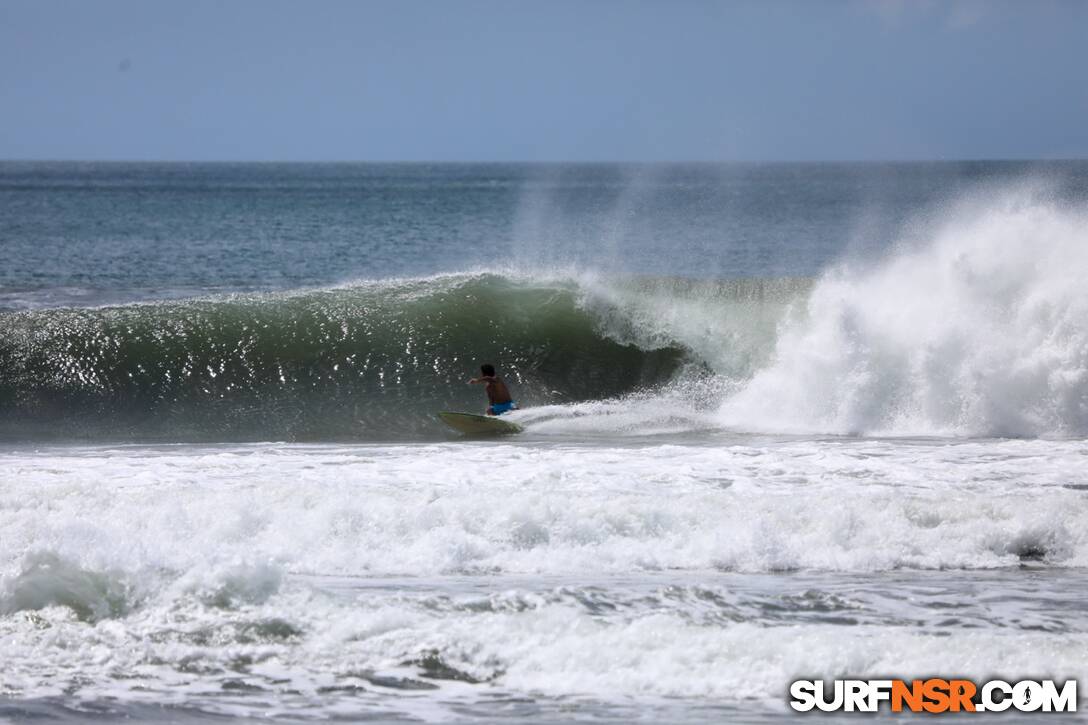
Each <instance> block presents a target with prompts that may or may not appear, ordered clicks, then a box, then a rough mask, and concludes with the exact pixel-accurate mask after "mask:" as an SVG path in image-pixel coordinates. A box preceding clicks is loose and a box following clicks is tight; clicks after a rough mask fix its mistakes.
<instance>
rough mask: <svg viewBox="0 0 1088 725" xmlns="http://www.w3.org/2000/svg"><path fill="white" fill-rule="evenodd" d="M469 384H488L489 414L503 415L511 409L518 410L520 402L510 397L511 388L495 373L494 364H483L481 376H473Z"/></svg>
mask: <svg viewBox="0 0 1088 725" xmlns="http://www.w3.org/2000/svg"><path fill="white" fill-rule="evenodd" d="M468 384H469V385H478V384H483V385H485V386H486V388H485V390H486V391H487V402H488V403H490V405H488V406H487V414H488V415H502V414H503V413H509V412H510V411H511V410H517V407H518V404H517V403H515V402H514V399H513V398H512V397H510V389H509V388H507V387H506V383H504V382H503V381H502V378H500V377H499V376H498V375H496V374H495V366H494V365H488V364H486V363H485V364H483V365H481V366H480V377H478V378H472V379H471V380H469V381H468Z"/></svg>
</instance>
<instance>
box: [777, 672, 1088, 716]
mask: <svg viewBox="0 0 1088 725" xmlns="http://www.w3.org/2000/svg"><path fill="white" fill-rule="evenodd" d="M825 684H826V683H824V682H823V681H822V680H797V681H796V682H793V683H792V684H791V685H790V707H792V708H793V709H794V710H796V711H798V712H809V711H811V710H821V711H823V712H836V711H841V712H877V711H878V710H880V709H881V707H882V706H884V705H885V704H886V705H887V706H888V707H890V709H891V711H892V712H903V711H906V712H931V713H941V712H1004V711H1006V710H1009V709H1010V708H1011V709H1012V710H1018V711H1020V712H1076V711H1077V681H1076V680H1067V681H1066V682H1064V683H1062V684H1061V685H1060V686H1059V685H1058V684H1057V683H1056V682H1055V681H1054V680H1020V681H1019V682H1005V681H1004V680H990V681H988V682H984V683H982V684H976V683H975V682H972V681H971V680H966V679H947V680H945V679H939V678H935V677H934V678H930V679H927V680H910V681H907V680H835V681H834V682H833V683H831V684H830V686H825Z"/></svg>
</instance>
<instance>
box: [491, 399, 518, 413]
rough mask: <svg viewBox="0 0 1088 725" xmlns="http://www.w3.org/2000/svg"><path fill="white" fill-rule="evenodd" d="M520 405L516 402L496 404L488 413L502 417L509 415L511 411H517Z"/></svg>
mask: <svg viewBox="0 0 1088 725" xmlns="http://www.w3.org/2000/svg"><path fill="white" fill-rule="evenodd" d="M517 409H518V404H517V403H515V402H514V401H512V400H511V401H510V402H509V403H494V404H492V405H490V406H488V408H487V412H488V413H490V414H491V415H502V414H503V413H509V412H510V411H511V410H517Z"/></svg>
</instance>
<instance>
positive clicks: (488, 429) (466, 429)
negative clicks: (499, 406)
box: [438, 410, 525, 435]
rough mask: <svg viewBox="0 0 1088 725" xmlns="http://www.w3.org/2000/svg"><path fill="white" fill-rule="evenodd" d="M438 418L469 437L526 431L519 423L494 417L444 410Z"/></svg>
mask: <svg viewBox="0 0 1088 725" xmlns="http://www.w3.org/2000/svg"><path fill="white" fill-rule="evenodd" d="M438 417H439V418H441V419H442V422H443V423H445V424H446V425H448V426H449V427H450V428H453V429H454V430H455V431H459V432H461V433H465V434H467V435H506V434H510V433H521V432H522V431H524V430H525V429H524V428H522V427H521V426H520V425H518V424H517V423H511V422H510V421H508V420H502V419H501V418H499V417H498V416H494V415H476V414H475V413H454V412H452V411H449V410H443V411H442V412H441V413H439V414H438Z"/></svg>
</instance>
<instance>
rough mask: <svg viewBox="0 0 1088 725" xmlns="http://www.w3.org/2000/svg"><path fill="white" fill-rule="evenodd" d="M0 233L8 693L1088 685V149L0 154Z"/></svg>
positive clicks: (197, 703)
mask: <svg viewBox="0 0 1088 725" xmlns="http://www.w3.org/2000/svg"><path fill="white" fill-rule="evenodd" d="M0 251H2V253H3V260H4V261H3V264H0V721H2V720H5V719H7V720H12V721H21V720H24V719H32V718H33V719H36V721H39V722H41V721H45V722H49V721H62V722H83V721H85V720H88V719H94V720H111V719H115V718H128V719H130V720H137V721H160V722H203V721H216V722H219V721H223V720H224V719H231V718H237V719H241V720H262V721H264V720H283V721H313V720H323V719H341V720H371V721H387V720H407V721H410V720H427V721H453V722H456V721H488V722H513V721H515V720H516V721H519V722H520V721H530V722H532V721H536V722H557V721H569V720H578V721H592V722H630V721H644V722H706V721H708V720H733V721H742V722H778V721H781V720H786V719H790V716H791V714H792V713H791V711H790V710H789V708H788V705H787V692H788V685H789V683H790V682H791V681H793V680H795V679H811V678H816V677H823V678H829V679H831V678H842V677H860V678H870V677H872V678H877V677H890V676H898V677H904V678H907V679H910V678H915V677H925V676H933V675H937V676H957V677H961V676H962V677H968V678H971V679H975V680H985V679H990V678H995V677H999V678H1001V679H1005V680H1009V681H1015V680H1017V679H1023V678H1031V679H1040V678H1054V679H1058V680H1066V679H1069V678H1077V679H1079V680H1080V683H1081V686H1082V690H1083V689H1084V687H1085V686H1088V679H1086V676H1088V577H1086V574H1088V282H1086V280H1088V162H1038V163H1021V162H971V163H967V162H964V163H953V162H946V163H926V164H917V163H887V164H876V163H870V164H796V165H793V164H766V165H758V164H747V165H746V164H732V165H730V164H727V165H709V164H708V165H652V166H638V165H610V164H599V165H592V164H589V165H517V164H505V165H503V164H499V165H490V164H445V165H426V164H402V165H397V164H394V165H381V164H314V165H308V164H151V163H148V164H134V163H133V164H129V163H60V162H57V163H37V162H34V163H31V162H2V163H0ZM483 362H491V363H494V364H496V365H497V366H498V367H499V370H500V373H501V374H503V375H504V376H505V378H506V379H507V381H508V383H509V385H510V386H511V388H512V389H513V392H514V395H515V397H516V398H517V399H518V401H519V403H520V404H521V407H522V409H521V410H519V411H517V412H515V413H513V414H511V416H510V417H511V419H513V420H515V421H517V422H519V423H521V424H522V425H523V426H524V427H525V429H526V431H525V432H524V433H523V434H521V435H518V436H512V437H509V438H503V439H490V440H486V439H485V440H480V439H475V440H473V439H464V438H462V437H460V436H459V435H457V434H455V433H453V432H452V431H450V430H448V429H447V428H445V426H444V425H443V424H442V423H441V422H440V421H439V420H438V419H437V418H436V417H435V413H436V412H437V411H439V410H445V409H452V410H468V411H481V410H482V408H483V407H484V400H483V394H482V391H481V390H480V388H478V387H475V386H468V385H466V384H465V381H466V380H467V379H468V378H469V377H471V376H473V375H475V374H477V369H478V367H479V365H480V364H481V363H483ZM1082 709H1083V708H1082ZM1018 717H1022V716H1018ZM1047 717H1049V718H1051V719H1053V717H1054V716H1047ZM999 719H1002V718H999ZM1012 719H1017V718H1012Z"/></svg>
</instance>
